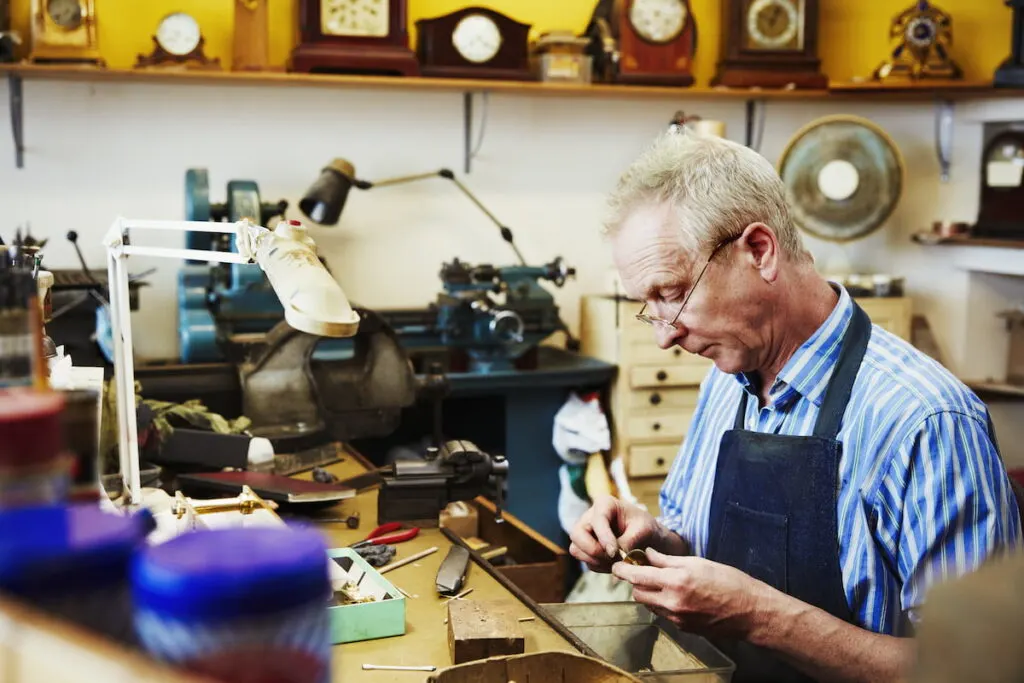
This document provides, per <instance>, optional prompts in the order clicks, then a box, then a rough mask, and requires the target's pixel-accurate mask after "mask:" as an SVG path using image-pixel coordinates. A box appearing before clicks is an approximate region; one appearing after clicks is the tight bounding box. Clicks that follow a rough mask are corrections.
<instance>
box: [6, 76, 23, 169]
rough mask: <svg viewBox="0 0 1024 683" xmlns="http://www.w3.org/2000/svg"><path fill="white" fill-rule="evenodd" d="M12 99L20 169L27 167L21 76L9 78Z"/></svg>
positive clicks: (12, 132)
mask: <svg viewBox="0 0 1024 683" xmlns="http://www.w3.org/2000/svg"><path fill="white" fill-rule="evenodd" d="M7 84H8V88H9V89H10V90H9V92H8V95H9V96H10V99H11V134H12V135H13V136H14V164H15V166H17V167H18V168H24V167H25V127H24V125H25V119H24V115H25V112H24V108H25V100H24V97H23V96H22V92H21V75H20V74H16V73H12V74H9V75H8V76H7Z"/></svg>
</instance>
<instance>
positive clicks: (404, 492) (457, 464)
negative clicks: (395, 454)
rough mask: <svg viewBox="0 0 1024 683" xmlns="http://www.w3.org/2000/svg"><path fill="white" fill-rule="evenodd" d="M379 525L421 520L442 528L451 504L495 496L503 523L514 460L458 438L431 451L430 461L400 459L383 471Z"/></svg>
mask: <svg viewBox="0 0 1024 683" xmlns="http://www.w3.org/2000/svg"><path fill="white" fill-rule="evenodd" d="M381 478H382V482H381V486H380V491H379V492H378V494H377V523H378V524H384V523H386V522H415V523H417V524H419V525H420V526H431V527H436V526H437V524H438V515H439V514H440V512H441V510H443V509H444V508H445V506H446V505H448V503H453V502H455V501H460V500H472V499H473V498H476V497H477V496H480V495H486V496H489V497H493V498H494V500H495V506H496V507H497V510H498V513H497V520H498V521H501V508H502V503H503V501H504V491H505V483H506V481H507V479H508V460H507V459H505V457H504V456H502V455H490V454H488V453H484V452H483V451H481V450H480V449H479V448H477V446H476V444H474V443H473V442H471V441H464V440H453V441H447V442H445V443H444V444H443V445H442V446H441V447H440V448H431V449H429V450H428V457H427V459H426V460H399V461H397V462H395V463H393V464H391V465H390V466H388V467H387V468H385V469H384V470H382V471H381Z"/></svg>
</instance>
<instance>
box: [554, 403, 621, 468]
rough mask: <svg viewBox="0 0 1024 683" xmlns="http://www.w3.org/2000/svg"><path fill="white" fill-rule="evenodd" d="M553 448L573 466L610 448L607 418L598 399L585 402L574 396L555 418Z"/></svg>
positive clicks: (610, 437) (610, 441) (610, 440)
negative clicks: (592, 454) (591, 455)
mask: <svg viewBox="0 0 1024 683" xmlns="http://www.w3.org/2000/svg"><path fill="white" fill-rule="evenodd" d="M552 444H553V445H554V447H555V452H556V453H558V455H559V457H560V458H562V460H564V461H565V462H567V463H569V464H572V465H582V464H584V463H586V461H587V456H589V455H590V454H591V453H597V452H598V451H606V450H609V449H610V448H611V447H612V436H611V430H610V428H609V427H608V418H607V417H606V416H605V414H604V411H602V410H601V403H600V402H599V401H598V400H597V398H596V397H595V398H593V399H588V400H584V399H582V398H580V397H579V396H578V395H577V394H576V393H575V392H573V393H571V394H569V398H568V399H567V400H566V402H565V405H563V406H562V407H561V408H559V410H558V413H557V414H556V415H555V427H554V434H553V435H552Z"/></svg>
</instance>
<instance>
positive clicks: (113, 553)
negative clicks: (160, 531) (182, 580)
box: [0, 504, 154, 644]
mask: <svg viewBox="0 0 1024 683" xmlns="http://www.w3.org/2000/svg"><path fill="white" fill-rule="evenodd" d="M153 527H154V524H153V518H152V516H151V515H150V514H149V513H148V512H146V511H143V512H140V513H138V514H135V515H131V516H126V515H119V514H114V513H108V512H104V511H103V510H100V508H99V507H98V506H96V505H95V504H81V505H66V506H65V505H49V506H33V507H22V508H12V509H10V510H4V511H2V512H0V592H3V593H5V594H6V595H9V596H11V597H13V598H14V599H16V600H19V601H21V602H24V603H25V604H28V605H31V606H33V607H35V608H36V609H38V610H40V611H43V612H46V613H48V614H50V615H52V616H56V617H58V618H61V619H66V620H68V621H72V622H75V623H76V624H78V625H80V626H83V627H85V628H87V629H90V630H92V631H94V632H97V633H100V634H101V635H104V636H106V637H108V638H112V639H115V640H117V641H120V642H122V643H126V644H131V643H134V629H133V626H132V606H131V583H130V569H131V560H132V556H133V555H134V553H135V552H136V551H137V550H138V549H139V548H141V547H143V546H144V545H145V539H146V536H147V535H148V534H149V532H150V531H151V530H152V529H153Z"/></svg>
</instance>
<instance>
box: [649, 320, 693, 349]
mask: <svg viewBox="0 0 1024 683" xmlns="http://www.w3.org/2000/svg"><path fill="white" fill-rule="evenodd" d="M685 336H686V328H685V327H683V325H682V323H680V322H678V321H677V322H676V324H675V325H660V324H659V325H656V326H655V331H654V338H655V340H656V341H657V343H658V346H659V347H661V348H662V349H670V348H672V347H673V346H675V345H676V343H678V341H679V340H680V339H682V338H683V337H685Z"/></svg>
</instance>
